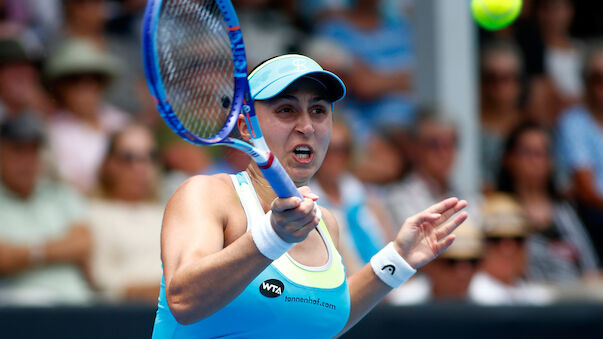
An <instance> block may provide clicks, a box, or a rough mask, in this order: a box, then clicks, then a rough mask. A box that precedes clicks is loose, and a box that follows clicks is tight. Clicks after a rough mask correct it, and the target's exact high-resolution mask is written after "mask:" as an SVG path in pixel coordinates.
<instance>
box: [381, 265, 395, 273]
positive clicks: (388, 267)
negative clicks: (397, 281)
mask: <svg viewBox="0 0 603 339" xmlns="http://www.w3.org/2000/svg"><path fill="white" fill-rule="evenodd" d="M381 270H382V271H385V272H387V273H389V274H391V275H394V273H395V272H396V267H395V266H394V265H385V266H383V267H381Z"/></svg>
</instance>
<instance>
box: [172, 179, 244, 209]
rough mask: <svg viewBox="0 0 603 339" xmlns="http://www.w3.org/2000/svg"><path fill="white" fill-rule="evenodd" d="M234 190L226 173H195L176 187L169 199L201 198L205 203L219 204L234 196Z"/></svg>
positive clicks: (195, 199)
mask: <svg viewBox="0 0 603 339" xmlns="http://www.w3.org/2000/svg"><path fill="white" fill-rule="evenodd" d="M235 195H236V194H235V191H234V188H233V186H232V181H231V179H230V176H229V175H228V174H223V173H220V174H215V175H195V176H192V177H190V178H188V179H187V180H186V181H185V182H184V183H182V184H181V185H180V187H178V189H177V190H176V192H175V193H174V194H173V195H172V197H171V198H170V200H180V199H186V200H193V201H197V200H202V201H203V202H205V203H214V202H220V204H222V203H224V202H227V201H229V200H230V199H231V198H235Z"/></svg>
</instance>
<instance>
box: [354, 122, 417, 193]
mask: <svg viewBox="0 0 603 339" xmlns="http://www.w3.org/2000/svg"><path fill="white" fill-rule="evenodd" d="M356 148H358V147H356ZM408 153H409V140H408V132H407V131H406V130H405V129H404V128H396V127H394V128H380V129H379V132H378V133H376V134H375V135H373V136H372V137H371V140H370V142H369V144H368V146H367V147H366V152H364V153H362V154H361V156H356V158H359V159H358V160H357V161H356V163H355V164H354V166H353V167H354V174H355V175H356V176H357V177H358V179H360V180H361V181H363V182H366V183H370V184H376V185H379V187H384V186H387V185H389V184H391V183H394V182H396V181H399V180H402V179H403V178H404V176H405V175H406V174H407V172H408V170H409V168H410V164H409V163H408V162H409V159H408V157H409V156H408Z"/></svg>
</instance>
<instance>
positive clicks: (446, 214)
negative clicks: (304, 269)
mask: <svg viewBox="0 0 603 339" xmlns="http://www.w3.org/2000/svg"><path fill="white" fill-rule="evenodd" d="M466 206H467V202H466V201H465V200H458V199H457V198H449V199H446V200H443V201H441V202H439V203H437V204H435V205H432V206H431V207H429V208H427V209H425V210H424V211H422V212H420V213H417V214H415V215H413V216H412V217H409V218H407V219H406V220H405V221H404V224H402V227H401V228H400V231H399V232H398V235H397V236H396V238H395V239H394V241H393V242H392V245H393V249H394V250H395V251H396V252H395V253H396V254H397V255H399V256H400V257H401V258H402V259H403V260H404V261H406V263H407V264H408V265H409V266H410V268H409V269H413V270H416V269H418V268H420V267H422V266H424V265H426V264H427V263H428V262H430V261H431V260H433V259H434V258H435V257H437V256H438V255H439V254H440V253H442V252H443V251H444V250H445V249H446V248H448V246H450V245H451V244H452V242H453V241H454V235H453V234H451V233H452V231H454V230H455V229H456V228H457V227H458V226H459V225H460V224H462V223H463V221H465V219H467V216H468V215H467V213H466V212H462V213H460V214H458V215H457V216H456V217H455V218H452V216H453V215H455V214H456V213H457V212H459V211H460V210H462V209H463V208H465V207H466ZM451 218H452V219H451ZM386 249H387V248H386ZM386 249H384V250H382V251H381V252H379V253H378V254H376V255H375V257H377V256H380V255H382V254H381V253H382V252H384V251H385V250H386ZM390 255H391V253H390ZM386 266H387V265H386ZM384 267H385V266H384ZM401 269H403V267H398V270H401ZM390 272H391V274H392V276H393V275H394V271H393V270H391V271H390ZM384 273H386V274H387V272H384ZM348 285H349V289H350V298H351V311H350V316H349V318H348V322H347V324H346V326H345V327H344V329H343V330H342V331H341V333H340V335H341V334H343V333H345V332H346V331H347V330H348V329H350V328H351V327H352V326H354V325H355V324H356V323H357V322H358V321H359V320H360V319H362V318H363V317H364V316H365V315H366V314H367V313H368V312H369V311H370V310H371V309H373V307H375V305H377V304H378V303H379V302H380V301H381V299H383V298H384V297H385V296H386V295H387V294H388V293H389V292H390V291H391V290H392V288H393V287H392V286H390V285H388V284H386V283H385V282H384V281H383V280H382V279H381V278H379V276H377V274H376V273H375V272H374V270H373V268H372V266H371V264H370V263H369V264H366V265H365V266H364V267H363V268H362V269H361V270H360V271H358V272H356V274H354V275H353V276H352V277H350V278H349V280H348Z"/></svg>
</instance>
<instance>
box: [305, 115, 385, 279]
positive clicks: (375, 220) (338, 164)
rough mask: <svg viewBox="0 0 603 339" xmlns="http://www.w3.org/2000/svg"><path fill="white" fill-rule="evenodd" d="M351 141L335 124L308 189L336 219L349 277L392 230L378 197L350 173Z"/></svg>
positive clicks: (343, 130) (381, 245) (347, 134)
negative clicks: (325, 150)
mask: <svg viewBox="0 0 603 339" xmlns="http://www.w3.org/2000/svg"><path fill="white" fill-rule="evenodd" d="M351 151H352V141H351V136H350V132H349V130H348V129H347V127H346V126H345V125H344V124H343V123H339V122H335V123H334V124H333V130H332V134H331V140H330V144H329V148H328V151H327V155H326V157H325V159H324V161H323V163H322V166H321V167H320V169H319V170H318V172H317V173H316V175H315V180H313V181H312V184H311V185H310V188H311V189H312V192H314V193H315V194H316V195H318V196H319V197H320V200H319V203H321V204H322V205H323V206H325V207H327V208H328V209H329V210H330V211H331V212H333V214H334V215H335V218H336V219H337V223H338V225H339V232H340V239H341V242H340V246H341V247H342V257H343V261H344V264H345V267H346V274H347V275H348V276H350V275H352V274H354V273H355V272H356V271H357V270H359V269H360V268H361V267H362V266H364V265H365V264H366V263H368V262H369V261H370V259H371V257H372V256H373V255H374V254H375V253H377V252H378V250H379V249H380V248H381V247H383V246H385V245H386V243H387V242H388V241H389V240H391V239H393V238H394V226H392V221H391V220H390V219H391V218H390V217H389V216H388V215H387V214H386V211H385V209H384V207H383V206H382V205H381V204H380V201H379V200H378V198H377V196H375V195H374V194H371V191H370V190H369V189H368V188H367V187H365V186H364V185H363V184H362V183H361V182H360V181H359V180H358V179H357V178H356V177H354V175H352V174H351V173H350V172H349V164H350V161H351V159H350V156H351Z"/></svg>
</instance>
